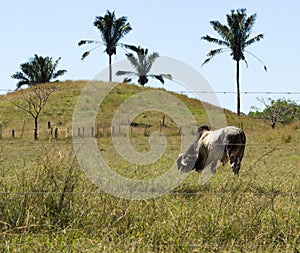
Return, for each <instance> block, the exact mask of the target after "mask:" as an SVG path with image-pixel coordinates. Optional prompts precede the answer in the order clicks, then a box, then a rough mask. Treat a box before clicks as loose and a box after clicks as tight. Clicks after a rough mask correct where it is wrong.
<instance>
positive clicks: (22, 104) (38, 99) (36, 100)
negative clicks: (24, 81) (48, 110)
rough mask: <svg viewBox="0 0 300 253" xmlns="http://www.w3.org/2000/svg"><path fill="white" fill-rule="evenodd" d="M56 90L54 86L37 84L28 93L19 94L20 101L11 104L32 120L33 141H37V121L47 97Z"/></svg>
mask: <svg viewBox="0 0 300 253" xmlns="http://www.w3.org/2000/svg"><path fill="white" fill-rule="evenodd" d="M55 90H56V88H55V87H54V86H49V84H39V85H36V86H34V87H32V88H31V89H30V91H29V92H23V91H22V94H21V100H20V101H19V102H17V103H13V104H14V105H15V106H17V107H18V108H20V109H22V110H23V111H25V112H26V113H28V114H29V115H30V116H31V117H33V119H34V130H33V137H34V140H37V139H38V119H39V116H40V115H41V112H42V110H43V108H44V106H45V105H46V103H47V101H48V98H49V96H50V95H51V94H52V93H53V92H54V91H55Z"/></svg>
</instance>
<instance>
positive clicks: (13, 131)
mask: <svg viewBox="0 0 300 253" xmlns="http://www.w3.org/2000/svg"><path fill="white" fill-rule="evenodd" d="M11 137H12V138H13V139H14V138H15V130H14V129H13V130H11Z"/></svg>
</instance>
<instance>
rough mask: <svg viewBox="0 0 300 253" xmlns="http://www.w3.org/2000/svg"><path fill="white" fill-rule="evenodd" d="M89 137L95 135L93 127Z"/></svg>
mask: <svg viewBox="0 0 300 253" xmlns="http://www.w3.org/2000/svg"><path fill="white" fill-rule="evenodd" d="M91 137H95V130H94V127H91Z"/></svg>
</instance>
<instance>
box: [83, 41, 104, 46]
mask: <svg viewBox="0 0 300 253" xmlns="http://www.w3.org/2000/svg"><path fill="white" fill-rule="evenodd" d="M92 43H100V41H97V40H81V41H79V42H78V46H82V45H85V44H92Z"/></svg>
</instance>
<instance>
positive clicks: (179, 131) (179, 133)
mask: <svg viewBox="0 0 300 253" xmlns="http://www.w3.org/2000/svg"><path fill="white" fill-rule="evenodd" d="M178 135H181V126H179V130H178Z"/></svg>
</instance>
